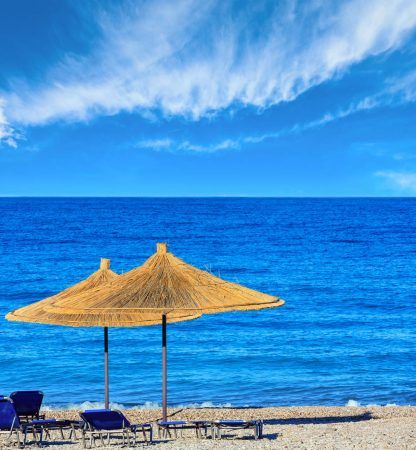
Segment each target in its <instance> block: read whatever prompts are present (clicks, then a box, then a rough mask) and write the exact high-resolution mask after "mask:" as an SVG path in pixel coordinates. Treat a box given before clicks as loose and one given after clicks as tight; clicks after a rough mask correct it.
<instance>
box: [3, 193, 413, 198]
mask: <svg viewBox="0 0 416 450" xmlns="http://www.w3.org/2000/svg"><path fill="white" fill-rule="evenodd" d="M8 198H13V199H71V198H74V199H75V198H77V199H78V198H79V199H83V198H85V199H88V198H89V199H94V198H102V199H113V198H114V199H134V198H137V199H139V198H140V199H200V198H207V199H209V198H211V199H232V198H235V199H250V198H253V199H262V198H264V199H354V198H355V199H404V198H406V199H415V198H416V195H390V196H389V195H304V196H301V195H1V194H0V199H8Z"/></svg>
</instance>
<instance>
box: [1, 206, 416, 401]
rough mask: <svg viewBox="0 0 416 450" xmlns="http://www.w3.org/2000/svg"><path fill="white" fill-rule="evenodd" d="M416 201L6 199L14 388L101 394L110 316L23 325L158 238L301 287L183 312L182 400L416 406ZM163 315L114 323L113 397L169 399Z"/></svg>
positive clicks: (245, 279) (267, 286)
mask: <svg viewBox="0 0 416 450" xmlns="http://www.w3.org/2000/svg"><path fill="white" fill-rule="evenodd" d="M415 219H416V199H227V198H223V199H139V198H136V199H104V198H97V199H68V198H65V199H46V198H45V199H23V198H21V199H6V198H3V199H0V367H1V369H0V394H9V393H10V392H11V391H13V390H16V389H41V390H43V391H44V392H45V395H46V397H45V403H47V404H49V405H56V406H59V405H67V404H80V403H83V402H85V401H102V398H103V389H102V385H103V355H102V347H103V345H102V334H103V333H102V329H99V328H98V329H97V328H89V329H88V328H79V329H77V328H66V327H59V326H46V325H38V324H19V323H9V322H7V321H6V320H5V319H4V315H5V314H6V313H7V312H8V311H10V310H12V309H15V308H17V307H20V306H23V305H26V304H29V303H31V302H34V301H37V300H40V299H42V298H44V297H46V296H49V295H51V294H54V293H56V292H58V291H60V290H62V289H63V288H65V287H67V286H68V285H71V284H73V283H75V282H77V281H79V280H80V279H82V278H85V277H86V276H88V275H89V274H90V273H91V272H93V271H94V270H96V269H97V267H98V264H99V259H100V257H108V258H111V261H112V268H113V269H114V270H115V271H116V272H118V273H122V272H125V271H128V270H130V269H131V268H133V267H135V266H137V265H139V264H141V263H142V262H143V261H144V260H145V259H146V258H147V257H148V256H150V255H151V254H152V253H153V252H154V251H155V245H156V242H158V241H167V242H168V243H169V247H170V250H171V251H172V252H173V253H175V254H176V255H177V256H179V257H181V258H182V259H184V260H185V261H187V262H189V263H191V264H194V265H196V266H198V267H201V268H208V269H209V270H211V271H212V272H214V273H216V274H219V275H220V276H221V277H224V278H225V279H228V280H232V281H236V282H239V283H243V284H246V285H248V286H250V287H253V288H255V289H259V290H262V291H265V292H268V293H270V294H277V295H279V296H280V297H282V298H284V299H285V300H286V305H285V306H284V307H282V308H277V309H275V310H264V311H258V312H238V313H228V314H218V315H209V316H205V317H202V318H201V319H198V320H195V321H191V322H184V323H180V324H174V325H170V326H169V327H168V346H169V401H170V403H171V404H176V405H180V404H202V403H206V402H211V403H212V404H214V405H221V404H222V405H224V404H231V405H315V404H322V405H343V404H345V403H346V402H347V401H348V400H350V399H354V400H357V401H359V402H361V403H362V404H372V403H376V404H387V403H397V404H416V363H415V361H416V314H415V313H416V309H415V301H416V223H415ZM160 331H161V330H160V327H147V328H134V329H111V330H110V370H111V373H110V380H111V392H110V395H111V399H112V401H113V402H117V403H121V404H123V405H126V406H134V405H143V404H145V403H146V402H150V403H159V401H160V382H161V381H160V378H161V375H160V374H161V363H160V358H161V351H160V340H161V339H160Z"/></svg>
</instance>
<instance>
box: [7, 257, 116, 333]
mask: <svg viewBox="0 0 416 450" xmlns="http://www.w3.org/2000/svg"><path fill="white" fill-rule="evenodd" d="M117 277H118V275H117V274H116V273H115V272H113V271H112V270H111V269H110V260H109V259H107V258H101V262H100V268H99V269H98V270H97V271H96V272H94V273H92V274H91V275H90V276H89V277H88V278H86V279H85V280H82V281H80V282H79V283H77V284H74V285H73V286H70V287H69V288H67V289H65V290H63V291H62V292H60V293H59V294H56V295H53V296H52V297H48V298H45V299H44V300H41V301H40V302H36V303H32V304H31V305H29V306H25V307H23V308H19V309H16V310H14V311H12V312H11V313H9V314H7V315H6V319H8V320H13V321H18V322H36V323H50V324H58V325H60V324H59V323H58V322H53V321H51V320H50V315H49V312H48V311H47V309H48V308H51V307H53V305H55V304H56V303H57V302H58V301H62V300H65V299H68V298H70V297H71V296H79V295H81V294H83V293H84V292H86V291H88V290H90V289H94V288H98V287H100V286H102V285H104V284H106V283H111V281H113V280H114V279H115V278H117Z"/></svg>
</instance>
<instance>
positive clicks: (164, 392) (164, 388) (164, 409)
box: [162, 314, 168, 421]
mask: <svg viewBox="0 0 416 450" xmlns="http://www.w3.org/2000/svg"><path fill="white" fill-rule="evenodd" d="M167 394H168V392H167V355H166V314H163V316H162V420H163V421H166V420H167V417H168V414H167Z"/></svg>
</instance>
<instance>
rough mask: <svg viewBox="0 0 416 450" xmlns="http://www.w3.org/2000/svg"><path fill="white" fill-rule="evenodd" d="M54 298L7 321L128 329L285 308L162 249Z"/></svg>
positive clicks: (264, 295)
mask: <svg viewBox="0 0 416 450" xmlns="http://www.w3.org/2000/svg"><path fill="white" fill-rule="evenodd" d="M68 291H69V290H67V291H64V292H62V294H60V295H58V296H55V297H50V298H48V299H46V300H43V301H42V302H38V303H35V304H33V305H31V306H27V307H25V308H21V309H18V310H16V311H13V312H12V313H10V314H8V315H7V319H9V320H17V321H27V322H42V323H53V324H59V325H68V326H101V327H120V326H123V327H128V326H143V325H155V324H160V323H161V321H162V315H166V318H167V322H177V321H182V320H190V319H194V318H197V317H199V316H201V315H202V314H210V313H216V312H225V311H233V310H255V309H263V308H272V307H277V306H281V305H283V304H284V301H283V300H281V299H279V298H278V297H274V296H271V295H267V294H263V293H261V292H257V291H255V290H252V289H249V288H246V287H243V286H240V285H239V284H236V283H230V282H227V281H224V280H222V279H221V278H218V277H216V276H214V275H212V274H211V273H208V272H205V271H203V270H199V269H197V268H195V267H193V266H191V265H189V264H187V263H185V262H184V261H182V260H181V259H179V258H177V257H176V256H174V255H173V254H172V253H170V252H168V251H167V246H166V244H157V252H156V253H155V254H154V255H152V256H151V257H150V258H149V259H148V260H147V261H146V262H145V263H144V264H143V265H142V266H140V267H138V268H136V269H133V270H131V271H130V272H127V273H125V274H124V275H119V276H116V277H113V278H112V279H111V280H110V282H108V283H104V284H100V285H97V286H91V287H90V288H89V289H88V290H87V291H82V292H71V293H70V294H69V295H63V294H64V293H65V292H67V293H68Z"/></svg>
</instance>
